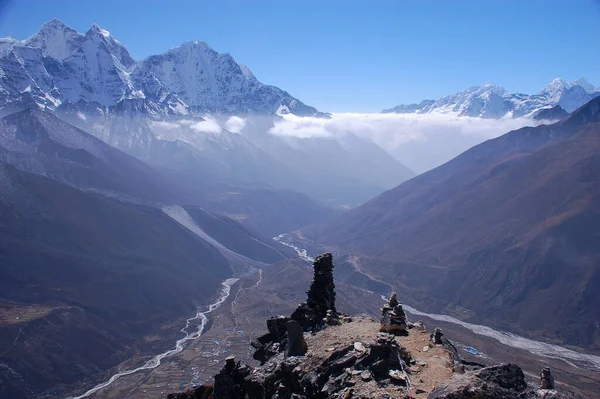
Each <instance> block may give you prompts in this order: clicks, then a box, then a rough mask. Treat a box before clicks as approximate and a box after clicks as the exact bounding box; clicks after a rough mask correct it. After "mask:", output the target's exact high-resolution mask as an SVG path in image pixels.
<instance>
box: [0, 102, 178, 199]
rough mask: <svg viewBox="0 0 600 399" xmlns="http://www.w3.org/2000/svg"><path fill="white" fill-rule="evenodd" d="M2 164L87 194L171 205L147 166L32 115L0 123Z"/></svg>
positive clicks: (57, 122)
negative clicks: (120, 196) (138, 199)
mask: <svg viewBox="0 0 600 399" xmlns="http://www.w3.org/2000/svg"><path fill="white" fill-rule="evenodd" d="M0 160H4V161H5V162H7V163H10V164H12V165H14V166H16V167H17V168H18V169H21V170H24V171H28V172H32V173H36V174H40V175H45V176H49V177H51V178H53V179H55V180H58V181H61V182H63V183H67V184H70V185H73V186H76V187H79V188H83V189H86V190H95V191H102V192H111V193H119V194H121V195H127V196H131V197H136V198H143V199H146V200H155V201H165V200H169V199H171V200H172V199H174V195H172V194H170V193H169V191H168V184H167V183H166V181H165V180H164V179H162V177H161V176H160V175H159V174H158V173H157V172H156V171H154V170H153V169H151V168H150V167H148V166H147V165H146V164H144V163H142V162H140V161H139V160H137V159H135V158H133V157H131V156H129V155H126V154H124V153H122V152H121V151H119V150H117V149H115V148H113V147H111V146H109V145H107V144H106V143H104V142H103V141H101V140H98V139H97V138H95V137H94V136H91V135H89V134H88V133H86V132H84V131H81V130H79V129H77V128H75V127H73V126H71V125H69V124H68V123H66V122H63V121H62V120H60V119H58V118H57V117H56V116H54V115H53V114H51V113H48V112H43V111H39V110H35V109H26V110H24V111H21V112H17V113H14V114H11V115H8V116H6V117H4V118H2V120H0Z"/></svg>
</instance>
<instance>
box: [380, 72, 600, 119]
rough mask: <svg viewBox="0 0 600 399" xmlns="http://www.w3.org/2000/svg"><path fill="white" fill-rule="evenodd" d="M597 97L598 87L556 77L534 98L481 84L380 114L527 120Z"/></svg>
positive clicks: (573, 108) (571, 107)
mask: <svg viewBox="0 0 600 399" xmlns="http://www.w3.org/2000/svg"><path fill="white" fill-rule="evenodd" d="M598 96H600V87H594V86H592V85H591V84H589V83H588V82H587V81H586V80H585V79H583V78H581V79H578V80H576V81H572V82H567V81H566V80H564V79H561V78H557V79H554V80H553V81H552V82H550V83H549V84H548V86H546V87H545V88H544V89H543V90H542V91H541V92H540V93H538V94H534V95H528V94H522V93H509V92H508V91H507V90H506V89H504V88H503V87H500V86H497V85H492V84H485V85H482V86H474V87H469V88H468V89H467V90H465V91H464V92H461V93H455V94H451V95H448V96H444V97H441V98H440V99H438V100H424V101H422V102H421V103H419V104H409V105H398V106H396V107H394V108H391V109H386V110H383V111H382V112H383V113H398V114H412V113H416V114H427V113H442V114H451V115H457V116H470V117H481V118H493V119H498V118H502V117H505V116H510V117H522V116H525V117H530V116H535V114H536V113H539V112H540V111H541V110H542V109H546V108H551V107H554V106H560V107H561V108H563V109H564V110H566V111H567V112H573V111H575V110H576V109H577V108H579V107H581V106H582V105H584V104H585V103H587V102H589V101H591V100H592V99H594V98H596V97H598Z"/></svg>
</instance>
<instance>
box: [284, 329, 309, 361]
mask: <svg viewBox="0 0 600 399" xmlns="http://www.w3.org/2000/svg"><path fill="white" fill-rule="evenodd" d="M285 328H286V329H287V335H288V339H287V346H286V348H285V356H286V357H288V356H304V355H305V354H306V352H307V351H308V345H307V344H306V341H305V340H304V332H303V331H302V326H301V325H300V323H298V322H297V321H296V320H289V321H288V322H287V323H286V324H285Z"/></svg>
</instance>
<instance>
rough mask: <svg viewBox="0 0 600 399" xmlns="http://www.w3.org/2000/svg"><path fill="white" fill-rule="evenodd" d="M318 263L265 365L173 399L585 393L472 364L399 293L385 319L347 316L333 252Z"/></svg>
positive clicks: (274, 336)
mask: <svg viewBox="0 0 600 399" xmlns="http://www.w3.org/2000/svg"><path fill="white" fill-rule="evenodd" d="M313 268H314V277H313V280H312V283H311V286H310V289H309V290H308V291H307V300H306V302H303V303H301V304H300V305H299V306H298V308H297V309H296V311H294V312H293V313H292V314H291V316H290V317H285V316H277V317H271V318H269V319H268V320H267V329H268V333H266V334H264V335H262V336H260V337H258V338H257V339H256V340H255V341H253V343H252V346H254V347H255V348H256V349H257V350H256V352H255V353H254V359H256V360H259V361H260V365H258V366H257V365H254V366H253V365H249V364H245V365H243V364H241V363H240V362H236V361H235V357H234V356H230V357H228V358H227V359H226V362H225V365H224V367H223V368H222V370H221V371H220V372H219V373H218V374H216V375H215V376H214V385H210V384H205V385H200V386H198V387H195V388H192V389H190V390H188V391H186V392H181V393H172V394H169V395H168V396H167V399H195V398H197V399H199V398H203V399H210V398H213V399H267V398H271V399H291V398H294V399H302V398H307V399H308V398H322V399H326V398H338V399H340V398H344V399H352V398H353V399H367V398H369V399H384V398H402V399H404V398H410V399H473V398H486V399H538V398H539V399H541V398H555V399H559V398H563V399H567V398H573V399H577V398H579V399H581V398H580V397H579V396H577V395H576V394H573V393H570V392H567V391H566V390H563V389H562V387H561V389H560V391H557V385H556V382H555V380H554V376H553V375H552V372H551V370H550V369H549V368H544V369H543V370H542V373H541V374H540V378H539V380H538V381H533V380H531V379H530V378H526V377H525V374H524V373H523V370H522V369H521V368H520V367H519V366H518V365H516V364H496V365H492V366H488V367H485V366H484V365H483V364H479V363H476V362H469V361H465V360H464V359H462V358H461V357H460V356H459V353H458V350H457V349H456V346H455V345H454V343H453V342H451V341H449V340H448V339H446V338H445V337H444V334H443V333H442V331H441V330H440V329H439V328H436V329H435V330H434V331H433V332H431V333H430V332H429V331H427V330H426V328H425V327H424V325H423V324H422V323H421V322H416V323H412V322H408V321H407V320H406V317H405V314H404V311H403V309H402V305H401V304H400V303H399V302H398V300H397V297H396V294H395V293H393V294H392V295H391V296H390V298H389V300H388V302H387V303H386V304H384V306H383V308H382V309H381V312H382V319H381V323H377V322H375V321H374V320H373V319H372V318H370V317H365V316H352V317H351V316H348V315H345V314H342V313H338V312H337V310H336V305H335V290H334V287H335V285H334V282H333V268H334V264H333V258H332V255H331V254H329V253H327V254H322V255H318V256H317V257H316V259H315V261H314V263H313ZM390 315H391V317H390ZM392 325H395V326H396V327H397V328H390V327H391V326H392Z"/></svg>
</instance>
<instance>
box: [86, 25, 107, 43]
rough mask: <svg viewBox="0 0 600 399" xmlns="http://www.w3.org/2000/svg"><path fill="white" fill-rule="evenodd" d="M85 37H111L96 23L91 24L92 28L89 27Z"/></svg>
mask: <svg viewBox="0 0 600 399" xmlns="http://www.w3.org/2000/svg"><path fill="white" fill-rule="evenodd" d="M85 34H86V36H88V35H89V36H92V35H101V36H102V37H104V38H105V39H111V38H112V36H111V35H110V32H109V31H107V30H106V29H102V28H101V27H100V25H98V24H97V23H95V22H94V23H93V24H92V26H91V27H90V29H88V31H87V32H86V33H85Z"/></svg>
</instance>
